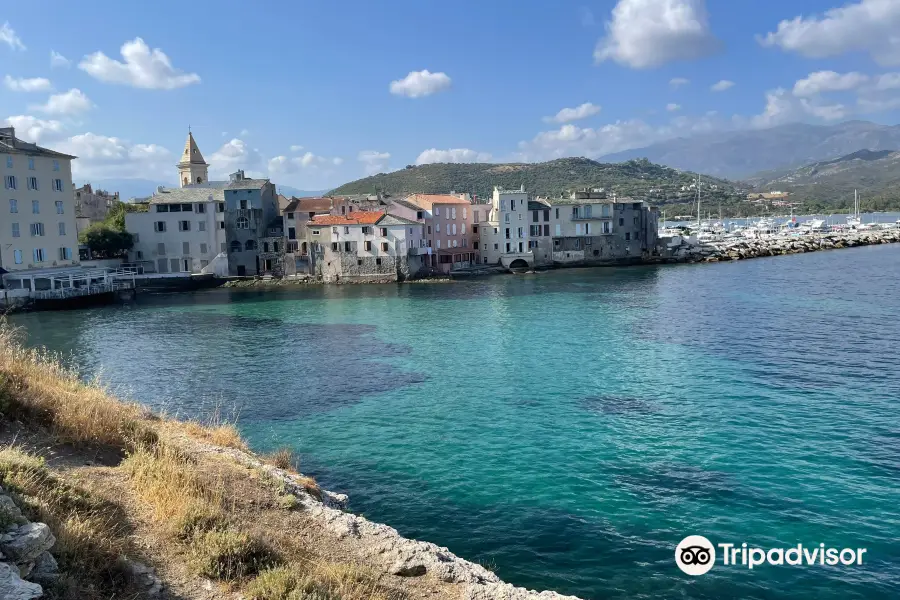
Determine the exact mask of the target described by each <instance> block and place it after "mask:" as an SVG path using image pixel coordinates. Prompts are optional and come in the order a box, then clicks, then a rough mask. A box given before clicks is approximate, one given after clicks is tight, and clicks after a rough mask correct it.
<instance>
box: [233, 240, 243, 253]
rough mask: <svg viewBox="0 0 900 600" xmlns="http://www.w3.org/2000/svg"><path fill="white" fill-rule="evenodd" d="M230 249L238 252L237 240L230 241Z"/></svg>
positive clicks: (239, 247) (239, 248) (239, 244)
mask: <svg viewBox="0 0 900 600" xmlns="http://www.w3.org/2000/svg"><path fill="white" fill-rule="evenodd" d="M230 250H231V251H232V252H240V251H241V243H240V242H239V241H237V240H234V241H233V242H231V247H230Z"/></svg>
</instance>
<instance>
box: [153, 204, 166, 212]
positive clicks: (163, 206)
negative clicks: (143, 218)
mask: <svg viewBox="0 0 900 600" xmlns="http://www.w3.org/2000/svg"><path fill="white" fill-rule="evenodd" d="M156 212H158V213H161V212H169V205H168V204H157V205H156Z"/></svg>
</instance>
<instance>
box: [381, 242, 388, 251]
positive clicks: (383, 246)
mask: <svg viewBox="0 0 900 600" xmlns="http://www.w3.org/2000/svg"><path fill="white" fill-rule="evenodd" d="M381 251H382V252H387V251H388V244H387V242H381Z"/></svg>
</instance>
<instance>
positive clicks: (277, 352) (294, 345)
mask: <svg viewBox="0 0 900 600" xmlns="http://www.w3.org/2000/svg"><path fill="white" fill-rule="evenodd" d="M14 322H15V323H16V324H20V325H24V326H25V327H26V329H27V331H28V335H29V342H30V343H33V344H45V345H47V346H48V347H50V348H52V349H55V350H60V351H63V352H66V353H69V354H70V355H71V356H72V359H73V360H74V361H75V362H76V363H77V364H78V365H79V366H81V367H82V368H83V369H84V371H85V373H86V374H92V373H97V372H100V373H101V376H102V378H103V379H104V380H105V381H107V382H109V383H110V384H111V385H112V386H113V387H114V388H115V389H116V390H118V391H120V392H122V393H126V394H128V395H130V396H131V397H133V398H135V399H138V400H140V401H143V402H146V403H147V404H150V405H153V406H156V407H159V408H165V409H166V410H168V411H169V412H171V413H176V414H185V415H193V414H196V413H205V412H208V411H210V410H212V409H213V408H214V407H215V406H216V405H219V406H222V407H224V408H225V409H229V410H230V409H232V408H234V407H238V408H239V410H240V426H241V429H242V431H243V433H244V434H245V435H246V436H247V437H248V438H249V440H250V441H251V443H252V445H253V446H254V447H255V448H257V449H260V450H267V449H271V448H274V447H277V446H281V445H290V446H292V447H294V448H296V449H297V451H299V452H300V454H301V456H302V461H303V462H302V469H303V470H304V471H305V472H308V473H310V474H312V475H315V476H316V477H317V478H318V479H319V481H320V482H321V483H323V485H324V486H325V487H327V488H329V489H332V490H335V491H340V492H347V493H348V494H349V495H350V498H351V508H352V509H353V510H355V511H356V512H361V513H363V514H364V515H365V516H366V517H368V518H371V519H373V520H376V521H380V522H385V523H389V524H390V525H392V526H394V527H396V528H397V529H398V530H399V531H400V532H401V533H403V534H404V535H407V536H410V537H415V538H420V539H425V540H429V541H433V542H435V543H438V544H440V545H446V546H448V547H449V548H450V549H451V550H453V551H454V552H456V553H457V554H460V555H461V556H464V557H466V558H468V559H470V560H474V561H480V562H482V563H483V564H488V565H490V566H492V567H495V568H496V571H497V572H498V574H499V575H500V576H501V577H503V578H504V579H505V580H507V581H510V582H512V583H515V584H517V585H523V586H528V587H531V588H538V589H555V590H557V591H560V592H565V593H571V594H576V595H579V596H582V597H584V598H710V599H711V598H726V597H727V598H730V597H735V598H759V599H769V598H790V599H801V598H802V599H806V598H810V599H812V598H821V599H839V598H840V599H844V598H896V597H900V506H898V505H900V413H898V409H900V368H898V367H900V360H898V359H900V245H894V246H878V247H869V248H858V249H852V250H842V251H835V252H822V253H814V254H804V255H795V256H787V257H776V258H771V259H758V260H753V261H741V262H734V263H719V264H702V265H685V266H677V267H663V268H657V267H652V268H628V269H581V270H566V271H557V272H551V273H545V274H539V275H528V276H506V277H495V278H490V279H484V280H478V281H467V282H460V283H454V284H433V285H432V284H419V285H400V286H397V285H388V286H343V287H315V288H306V289H284V290H279V291H276V292H266V293H261V292H256V291H249V292H248V291H228V290H213V291H207V292H201V293H195V294H189V295H168V296H157V297H152V296H144V297H142V298H140V299H139V302H138V303H137V304H136V305H133V306H131V307H109V308H102V309H96V310H90V311H78V312H67V313H36V314H28V315H19V316H17V317H15V318H14ZM689 534H699V535H705V536H706V537H708V538H710V539H711V540H713V542H714V543H718V542H731V543H736V544H737V545H740V544H741V543H742V542H747V543H748V544H750V545H754V546H759V547H764V548H769V547H789V546H796V545H797V544H798V543H803V544H804V545H806V546H810V547H814V546H818V544H819V543H824V544H825V545H826V546H835V547H838V548H843V547H854V548H857V547H864V548H867V554H866V561H865V564H863V565H862V566H854V567H827V566H816V567H807V568H803V567H786V566H785V567H773V566H763V567H759V568H757V569H754V570H753V571H748V570H747V569H746V568H744V567H726V566H721V565H717V566H716V567H715V568H714V569H713V570H712V571H711V572H710V573H709V574H707V575H705V576H702V577H699V578H690V577H689V576H687V575H683V574H682V573H681V571H679V570H678V569H677V567H676V566H675V563H674V559H673V556H674V547H675V545H676V544H677V543H678V542H679V541H680V540H681V539H682V538H683V537H685V536H686V535H689Z"/></svg>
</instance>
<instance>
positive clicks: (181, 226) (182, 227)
mask: <svg viewBox="0 0 900 600" xmlns="http://www.w3.org/2000/svg"><path fill="white" fill-rule="evenodd" d="M190 230H191V222H190V221H178V231H190Z"/></svg>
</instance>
